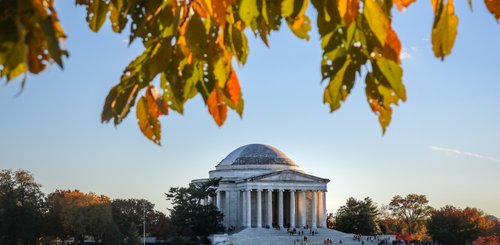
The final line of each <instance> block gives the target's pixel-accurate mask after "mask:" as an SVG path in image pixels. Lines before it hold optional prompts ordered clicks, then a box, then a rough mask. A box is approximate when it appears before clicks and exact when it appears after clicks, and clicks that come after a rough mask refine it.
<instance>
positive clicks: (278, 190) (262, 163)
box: [192, 144, 330, 228]
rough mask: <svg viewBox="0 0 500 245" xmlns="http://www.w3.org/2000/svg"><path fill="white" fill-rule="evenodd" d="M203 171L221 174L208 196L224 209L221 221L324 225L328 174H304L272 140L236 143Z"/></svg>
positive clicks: (245, 224)
mask: <svg viewBox="0 0 500 245" xmlns="http://www.w3.org/2000/svg"><path fill="white" fill-rule="evenodd" d="M209 177H210V178H221V181H220V184H219V188H218V189H217V197H216V199H215V200H211V201H210V202H215V204H216V205H217V207H218V208H219V209H220V210H221V211H222V212H223V213H224V225H225V226H226V227H229V226H235V227H255V228H260V227H266V226H269V227H272V226H273V225H279V226H280V227H288V226H290V227H304V226H306V225H308V226H309V227H312V228H322V227H326V198H325V196H326V191H327V184H328V182H330V180H328V179H324V178H320V177H316V176H312V175H309V174H306V173H305V171H304V170H303V169H301V168H300V166H299V165H298V164H296V163H295V162H294V161H292V160H291V159H290V158H288V157H287V156H286V155H285V154H284V153H283V152H281V151H280V150H278V149H276V148H274V147H272V146H269V145H261V144H251V145H245V146H242V147H240V148H238V149H236V150H234V151H233V152H231V153H230V154H229V155H228V156H227V157H226V158H224V159H223V160H222V161H221V162H220V163H219V164H218V165H217V166H216V167H215V170H212V171H210V173H209ZM206 180H207V179H198V180H193V181H192V182H193V183H196V182H202V181H206Z"/></svg>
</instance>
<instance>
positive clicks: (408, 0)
mask: <svg viewBox="0 0 500 245" xmlns="http://www.w3.org/2000/svg"><path fill="white" fill-rule="evenodd" d="M415 1H416V0H395V1H394V4H395V5H396V7H397V8H398V11H399V12H401V11H403V8H408V6H410V4H412V3H414V2H415Z"/></svg>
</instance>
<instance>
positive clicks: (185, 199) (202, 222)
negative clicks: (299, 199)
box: [166, 179, 224, 238]
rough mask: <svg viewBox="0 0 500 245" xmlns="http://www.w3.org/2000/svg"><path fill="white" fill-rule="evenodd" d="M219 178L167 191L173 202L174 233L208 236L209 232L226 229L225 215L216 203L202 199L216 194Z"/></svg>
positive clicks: (171, 212)
mask: <svg viewBox="0 0 500 245" xmlns="http://www.w3.org/2000/svg"><path fill="white" fill-rule="evenodd" d="M218 184H219V179H211V180H209V181H207V182H205V183H200V184H189V187H187V188H186V187H172V188H170V190H169V192H168V193H166V196H167V200H169V201H171V202H172V205H173V207H172V208H171V209H170V221H171V222H172V226H173V228H174V234H175V235H177V236H183V237H193V238H196V237H198V236H199V237H206V236H208V235H209V234H214V233H217V232H221V231H224V226H223V225H222V223H221V222H222V219H223V217H224V215H223V214H222V213H221V212H220V211H219V210H218V209H217V207H215V206H214V205H202V204H201V202H200V201H201V200H202V199H204V198H205V197H208V196H212V197H214V196H215V190H216V189H217V186H218Z"/></svg>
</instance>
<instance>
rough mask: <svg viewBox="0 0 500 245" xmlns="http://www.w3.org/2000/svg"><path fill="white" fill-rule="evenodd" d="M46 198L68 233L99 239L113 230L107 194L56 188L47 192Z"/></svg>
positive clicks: (109, 201)
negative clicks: (51, 191)
mask: <svg viewBox="0 0 500 245" xmlns="http://www.w3.org/2000/svg"><path fill="white" fill-rule="evenodd" d="M48 200H49V203H50V206H51V207H52V209H53V212H54V213H55V214H56V216H57V217H58V218H59V220H60V221H61V224H62V227H63V229H64V231H65V233H66V234H68V235H73V236H77V237H79V238H80V239H82V238H83V236H84V235H92V236H93V237H94V238H95V239H96V240H99V239H101V238H104V237H105V235H106V233H107V232H112V231H113V230H114V229H113V227H112V226H113V220H112V214H111V200H110V199H109V198H108V197H107V196H104V195H96V194H94V193H92V192H90V193H83V192H81V191H79V190H57V191H55V192H53V193H51V194H49V198H48ZM108 236H110V235H109V234H108Z"/></svg>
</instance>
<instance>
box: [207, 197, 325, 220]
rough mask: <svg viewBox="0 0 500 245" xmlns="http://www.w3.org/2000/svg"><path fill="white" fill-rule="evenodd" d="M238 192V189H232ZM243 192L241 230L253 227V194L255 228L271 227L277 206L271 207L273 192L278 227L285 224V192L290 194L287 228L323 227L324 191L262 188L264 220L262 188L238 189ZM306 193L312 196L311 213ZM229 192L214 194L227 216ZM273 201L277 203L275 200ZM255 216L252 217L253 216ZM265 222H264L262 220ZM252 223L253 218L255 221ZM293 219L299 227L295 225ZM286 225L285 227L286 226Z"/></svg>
mask: <svg viewBox="0 0 500 245" xmlns="http://www.w3.org/2000/svg"><path fill="white" fill-rule="evenodd" d="M234 191H238V190H234ZM239 191H241V192H242V195H241V197H242V200H240V201H241V203H242V205H241V208H242V210H241V211H242V212H241V214H242V215H241V216H240V217H241V219H242V220H241V222H240V224H241V225H242V226H244V227H251V226H252V192H255V193H256V200H255V204H256V208H254V209H256V214H254V215H256V223H257V224H256V227H257V228H261V227H262V226H263V224H264V225H265V226H269V227H272V226H273V207H274V206H275V205H276V203H274V204H275V205H273V192H275V193H277V199H278V200H277V202H278V205H277V210H276V211H277V213H275V215H276V216H277V217H275V218H276V219H275V220H276V221H277V223H276V224H275V225H278V226H279V227H284V222H285V217H284V209H285V205H284V204H285V203H284V198H283V193H284V192H285V191H287V192H289V194H290V195H289V200H288V201H289V205H288V207H289V211H290V213H289V215H288V218H289V225H290V227H292V228H293V227H304V226H306V225H309V226H310V227H311V228H313V229H314V228H317V227H326V215H327V214H326V190H316V189H265V192H266V193H267V197H266V200H265V201H266V204H265V206H266V207H265V209H267V210H266V212H265V214H266V217H263V208H262V192H263V189H245V190H239ZM222 192H224V195H225V196H224V205H222V195H223V194H222ZM308 193H310V196H311V202H310V211H308V210H307V208H308V205H307V204H308V203H307V197H308ZM229 199H230V198H229V191H217V199H216V205H217V208H219V210H221V211H223V212H224V213H226V214H228V213H229V205H230V202H229ZM275 201H276V200H275ZM233 205H236V203H234V204H233ZM222 206H224V209H225V210H222ZM307 214H309V217H307ZM254 217H255V216H254ZM263 219H264V220H263ZM254 220H255V219H254ZM296 220H297V221H298V223H300V224H296ZM307 220H309V221H310V223H307V222H306V221H307ZM263 221H264V222H263ZM287 225H288V224H287Z"/></svg>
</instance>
